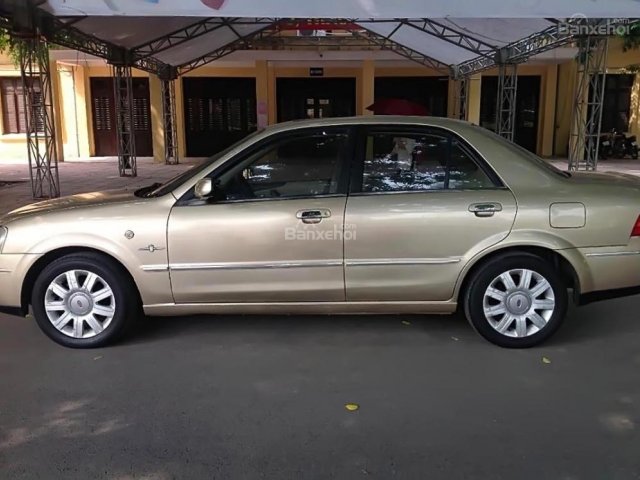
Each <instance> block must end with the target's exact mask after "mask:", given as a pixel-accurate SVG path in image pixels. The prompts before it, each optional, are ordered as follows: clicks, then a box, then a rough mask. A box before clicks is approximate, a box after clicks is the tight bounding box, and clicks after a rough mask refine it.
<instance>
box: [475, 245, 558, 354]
mask: <svg viewBox="0 0 640 480" xmlns="http://www.w3.org/2000/svg"><path fill="white" fill-rule="evenodd" d="M526 272H530V273H526ZM507 276H508V277H509V278H511V280H512V281H513V284H510V287H509V288H507V286H506V283H504V282H503V280H502V278H504V279H505V280H508V278H507ZM527 280H528V282H527ZM545 280H546V282H547V283H546V284H545V283H544V281H545ZM508 283H510V282H508ZM467 285H468V287H467V289H466V292H464V309H465V314H466V317H467V319H468V320H469V323H471V325H472V326H473V328H474V329H475V330H476V331H477V332H478V333H479V334H480V335H482V336H483V337H484V338H485V339H486V340H488V341H490V342H491V343H493V344H495V345H498V346H500V347H506V348H529V347H533V346H535V345H539V344H540V343H542V342H544V341H545V340H547V339H548V338H549V337H551V336H552V335H553V334H554V333H555V332H556V331H557V330H558V328H559V327H560V325H561V324H562V321H563V320H564V318H565V316H566V312H567V303H568V293H567V287H566V285H565V284H564V282H563V281H562V278H561V277H560V275H559V273H558V272H557V271H556V270H555V269H554V268H553V267H552V266H551V265H550V264H549V263H548V262H547V261H545V260H543V259H542V258H540V257H537V256H535V255H531V254H526V253H512V254H506V255H502V256H500V257H496V258H493V259H491V260H489V261H487V263H486V264H484V265H482V266H481V267H480V268H479V269H477V270H476V271H475V272H474V273H473V274H472V277H471V278H470V279H469V282H468V283H467ZM489 288H491V290H489ZM538 292H539V293H538ZM503 294H504V295H503ZM533 302H535V303H533ZM536 307H540V308H536ZM502 311H504V313H501V312H502ZM485 312H487V313H485ZM509 317H512V318H509Z"/></svg>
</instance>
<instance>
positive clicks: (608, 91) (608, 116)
mask: <svg viewBox="0 0 640 480" xmlns="http://www.w3.org/2000/svg"><path fill="white" fill-rule="evenodd" d="M634 79H635V75H633V74H607V76H606V77H605V83H604V99H603V106H602V127H601V130H602V131H603V132H610V131H611V130H613V129H615V130H616V131H618V132H627V131H628V130H629V116H630V114H631V90H632V89H633V81H634Z"/></svg>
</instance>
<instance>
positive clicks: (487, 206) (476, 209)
mask: <svg viewBox="0 0 640 480" xmlns="http://www.w3.org/2000/svg"><path fill="white" fill-rule="evenodd" d="M469 211H470V212H473V213H474V214H475V216H476V217H493V215H494V214H495V213H496V212H501V211H502V205H501V204H499V203H496V202H486V203H472V204H471V205H469Z"/></svg>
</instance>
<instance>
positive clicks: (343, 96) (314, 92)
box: [276, 78, 356, 122]
mask: <svg viewBox="0 0 640 480" xmlns="http://www.w3.org/2000/svg"><path fill="white" fill-rule="evenodd" d="M276 96H277V102H278V122H286V121H288V120H299V119H303V118H327V117H349V116H352V115H355V112H356V80H355V78H278V79H277V80H276Z"/></svg>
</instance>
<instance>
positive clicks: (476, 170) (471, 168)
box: [449, 139, 494, 190]
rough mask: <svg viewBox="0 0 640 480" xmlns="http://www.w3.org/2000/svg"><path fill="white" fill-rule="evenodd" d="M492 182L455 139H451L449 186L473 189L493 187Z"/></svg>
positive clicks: (456, 188) (458, 188)
mask: <svg viewBox="0 0 640 480" xmlns="http://www.w3.org/2000/svg"><path fill="white" fill-rule="evenodd" d="M493 187H494V185H493V182H492V181H491V179H490V178H489V177H488V176H487V174H486V173H484V171H483V170H482V169H481V168H480V167H479V166H478V164H477V163H476V162H474V161H473V159H472V158H471V157H470V156H469V155H468V154H467V153H466V151H465V150H464V148H463V147H462V146H461V145H460V142H459V141H458V140H457V139H452V141H451V158H450V160H449V188H450V189H453V190H475V189H481V188H493Z"/></svg>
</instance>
